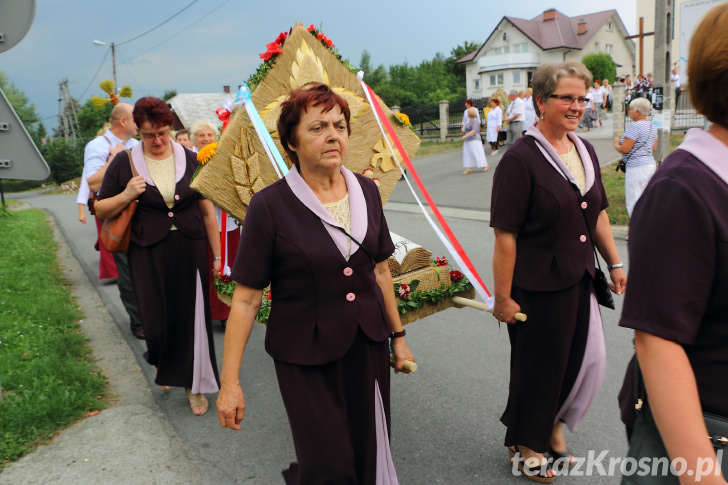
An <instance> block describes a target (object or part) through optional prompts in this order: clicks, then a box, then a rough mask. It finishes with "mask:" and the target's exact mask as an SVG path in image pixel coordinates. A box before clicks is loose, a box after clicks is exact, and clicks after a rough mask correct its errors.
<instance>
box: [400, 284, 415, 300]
mask: <svg viewBox="0 0 728 485" xmlns="http://www.w3.org/2000/svg"><path fill="white" fill-rule="evenodd" d="M397 294H399V297H400V298H401V299H403V300H405V299H407V298H409V297H410V295H411V294H412V290H411V289H410V287H409V285H408V284H406V283H402V284H401V285H399V290H397Z"/></svg>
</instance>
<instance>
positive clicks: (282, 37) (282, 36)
mask: <svg viewBox="0 0 728 485" xmlns="http://www.w3.org/2000/svg"><path fill="white" fill-rule="evenodd" d="M286 37H288V34H287V33H285V32H281V33H280V34H278V37H277V38H276V44H279V45H283V43H284V42H285V41H286Z"/></svg>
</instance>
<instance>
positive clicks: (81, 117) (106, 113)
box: [78, 99, 114, 145]
mask: <svg viewBox="0 0 728 485" xmlns="http://www.w3.org/2000/svg"><path fill="white" fill-rule="evenodd" d="M113 107H114V106H113V105H112V104H111V103H106V104H105V105H103V106H102V107H101V108H96V107H95V106H94V104H93V102H92V101H91V100H90V99H89V100H88V101H86V103H85V104H84V105H83V106H82V107H81V109H80V110H79V111H78V131H79V134H78V135H79V136H78V139H79V141H80V142H81V143H82V144H83V145H85V144H86V143H87V142H88V141H89V140H91V139H93V138H95V137H96V133H98V131H99V129H101V127H102V126H104V123H106V122H107V121H109V119H110V118H111V110H112V109H113Z"/></svg>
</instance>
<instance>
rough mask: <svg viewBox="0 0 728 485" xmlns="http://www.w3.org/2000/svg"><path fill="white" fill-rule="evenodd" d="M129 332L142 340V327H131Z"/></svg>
mask: <svg viewBox="0 0 728 485" xmlns="http://www.w3.org/2000/svg"><path fill="white" fill-rule="evenodd" d="M131 334H132V335H134V336H135V337H136V338H138V339H139V340H144V329H143V328H142V327H137V328H132V329H131Z"/></svg>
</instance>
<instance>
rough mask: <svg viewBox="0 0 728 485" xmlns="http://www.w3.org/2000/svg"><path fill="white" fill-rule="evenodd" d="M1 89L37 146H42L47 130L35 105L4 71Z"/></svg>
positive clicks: (0, 76) (1, 75)
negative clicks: (42, 139)
mask: <svg viewBox="0 0 728 485" xmlns="http://www.w3.org/2000/svg"><path fill="white" fill-rule="evenodd" d="M0 89H2V90H3V92H4V93H5V97H7V98H8V101H10V104H11V105H12V107H13V109H14V110H15V112H16V113H17V114H18V117H19V118H20V121H21V122H22V123H23V125H24V126H25V129H26V130H28V133H29V134H30V136H31V138H33V141H34V142H35V144H36V146H41V138H42V137H43V136H45V134H46V130H45V127H44V126H43V123H42V122H41V118H40V115H39V114H38V112H37V111H36V110H35V105H34V104H33V103H31V102H30V100H29V99H28V97H27V96H26V95H25V93H24V92H23V91H22V90H20V89H19V88H18V87H17V86H15V84H13V83H12V82H11V81H10V79H8V77H7V75H6V74H5V73H4V72H2V71H0Z"/></svg>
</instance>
